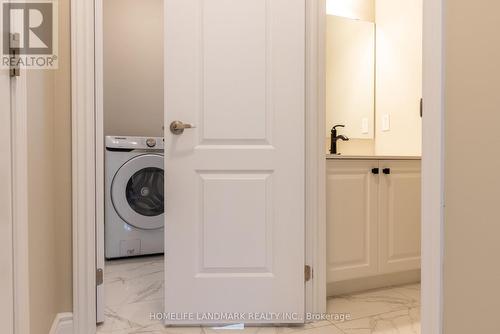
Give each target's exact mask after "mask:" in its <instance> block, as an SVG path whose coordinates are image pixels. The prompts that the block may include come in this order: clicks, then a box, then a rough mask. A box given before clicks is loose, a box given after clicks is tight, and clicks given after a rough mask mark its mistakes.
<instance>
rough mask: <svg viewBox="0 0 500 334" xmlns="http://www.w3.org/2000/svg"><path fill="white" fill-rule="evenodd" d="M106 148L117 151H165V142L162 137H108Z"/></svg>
mask: <svg viewBox="0 0 500 334" xmlns="http://www.w3.org/2000/svg"><path fill="white" fill-rule="evenodd" d="M106 148H116V149H131V150H140V149H152V150H163V149H164V140H163V138H162V137H120V136H107V137H106Z"/></svg>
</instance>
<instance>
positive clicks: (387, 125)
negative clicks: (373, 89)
mask: <svg viewBox="0 0 500 334" xmlns="http://www.w3.org/2000/svg"><path fill="white" fill-rule="evenodd" d="M382 131H391V115H390V114H384V115H382Z"/></svg>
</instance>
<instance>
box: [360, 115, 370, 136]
mask: <svg viewBox="0 0 500 334" xmlns="http://www.w3.org/2000/svg"><path fill="white" fill-rule="evenodd" d="M368 125H369V124H368V117H363V118H362V119H361V133H362V134H364V135H366V134H368V132H369V129H368Z"/></svg>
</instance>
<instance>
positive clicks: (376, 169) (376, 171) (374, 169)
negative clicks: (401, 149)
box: [372, 168, 380, 175]
mask: <svg viewBox="0 0 500 334" xmlns="http://www.w3.org/2000/svg"><path fill="white" fill-rule="evenodd" d="M379 172H380V170H379V169H378V168H373V169H372V173H373V174H375V175H377V174H379Z"/></svg>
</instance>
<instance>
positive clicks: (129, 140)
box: [104, 136, 165, 259]
mask: <svg viewBox="0 0 500 334" xmlns="http://www.w3.org/2000/svg"><path fill="white" fill-rule="evenodd" d="M105 163H106V175H105V192H106V193H105V196H104V197H105V223H104V224H105V228H104V240H105V241H104V245H105V256H106V258H107V259H113V258H122V257H130V256H139V255H148V254H162V253H163V251H164V229H163V224H164V203H165V202H164V188H163V187H164V168H163V166H164V144H163V138H152V137H149V138H148V137H114V136H108V137H106V153H105Z"/></svg>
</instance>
